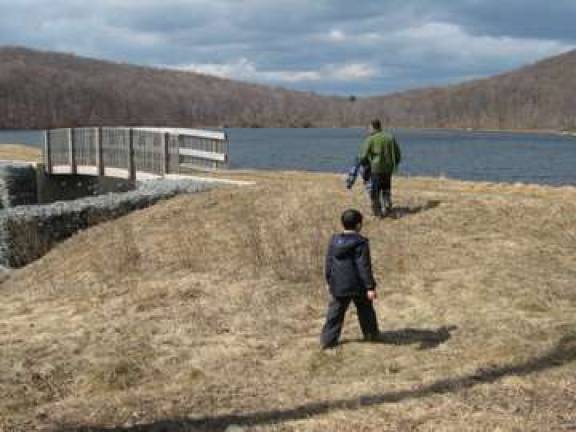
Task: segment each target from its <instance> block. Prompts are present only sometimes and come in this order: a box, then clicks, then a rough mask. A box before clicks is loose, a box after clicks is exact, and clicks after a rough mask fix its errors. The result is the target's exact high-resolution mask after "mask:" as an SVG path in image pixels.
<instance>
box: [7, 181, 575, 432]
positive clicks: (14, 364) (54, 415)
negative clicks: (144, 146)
mask: <svg viewBox="0 0 576 432" xmlns="http://www.w3.org/2000/svg"><path fill="white" fill-rule="evenodd" d="M238 177H242V178H247V177H252V178H256V179H257V180H258V184H257V185H256V186H253V187H244V188H220V189H217V190H213V191H210V192H205V193H201V194H197V195H189V196H180V197H178V198H175V199H172V200H170V201H167V202H163V203H161V204H158V205H156V206H154V207H152V208H149V209H146V210H142V211H138V212H135V213H133V214H131V215H129V216H126V217H123V218H121V219H119V220H117V221H114V222H111V223H107V224H103V225H99V226H97V227H94V228H91V229H89V230H87V231H84V232H82V233H80V234H78V235H76V236H74V237H73V238H71V239H69V240H68V241H66V242H64V243H62V244H61V245H59V246H58V247H56V248H55V249H54V250H52V251H51V252H50V253H49V254H48V255H47V256H45V257H44V258H42V259H41V260H39V261H37V262H35V263H33V264H31V265H29V266H28V267H26V268H24V269H22V270H19V271H17V272H15V273H13V274H12V276H11V278H10V279H9V280H8V281H6V282H4V283H3V284H2V285H1V286H0V294H1V296H2V301H1V302H0V425H2V426H1V427H0V429H1V428H3V430H6V431H8V430H15V431H23V430H35V429H42V430H60V431H65V430H66V431H67V430H83V431H88V430H90V431H104V430H113V431H118V432H120V431H122V432H136V431H161V430H162V431H213V430H215V431H218V430H220V431H223V430H226V428H228V427H229V426H230V425H239V426H241V427H242V428H244V429H242V430H250V431H304V432H308V431H328V430H330V431H354V432H356V431H463V430H466V431H486V430H491V431H495V430H499V431H556V430H558V431H561V430H567V429H569V428H570V427H576V363H575V361H576V286H575V283H574V282H575V280H576V247H575V245H576V189H574V188H569V187H564V188H549V187H537V186H522V185H497V184H489V183H470V182H457V181H451V180H441V179H438V180H433V179H422V178H399V179H397V180H396V181H395V188H396V189H395V196H394V198H395V205H396V207H397V209H398V215H399V216H400V217H399V218H398V219H395V220H393V219H386V220H383V221H379V220H374V219H371V218H367V220H366V223H365V227H364V232H363V233H364V234H365V235H366V236H368V237H369V238H370V241H371V248H372V257H373V261H374V270H375V275H376V279H377V281H378V282H379V288H378V290H379V295H380V298H379V300H378V301H377V303H376V310H377V313H378V316H379V320H380V327H381V329H382V331H383V343H378V344H368V343H362V342H360V336H361V335H360V331H359V328H358V325H357V323H356V318H355V313H354V311H353V310H351V311H350V313H349V315H348V318H347V322H346V327H345V330H344V334H343V337H344V343H343V344H342V345H341V346H340V347H338V348H337V349H335V350H332V351H329V352H322V351H320V350H319V346H318V335H319V331H320V328H321V326H322V324H323V318H324V312H325V307H326V303H327V294H326V291H325V286H324V283H323V281H322V265H323V259H324V251H325V246H326V244H327V240H328V237H329V235H330V234H331V233H332V232H334V231H335V230H337V229H338V217H339V214H340V213H341V211H342V210H343V209H345V208H346V207H349V206H353V207H356V208H359V209H361V210H362V211H363V212H364V213H365V214H368V210H369V204H368V200H367V198H366V196H365V193H364V191H363V190H362V188H361V187H360V186H359V185H357V186H356V187H355V189H354V190H353V191H352V192H349V191H347V190H345V189H344V188H343V184H342V179H341V177H340V176H336V175H325V174H305V173H271V172H270V173H252V174H250V173H243V174H239V175H238ZM229 430H232V429H229ZM237 430H238V429H237Z"/></svg>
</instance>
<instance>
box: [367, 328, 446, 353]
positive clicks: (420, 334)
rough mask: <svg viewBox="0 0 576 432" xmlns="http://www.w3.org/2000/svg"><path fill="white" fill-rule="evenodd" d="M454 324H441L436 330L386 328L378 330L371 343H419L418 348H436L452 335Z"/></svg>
mask: <svg viewBox="0 0 576 432" xmlns="http://www.w3.org/2000/svg"><path fill="white" fill-rule="evenodd" d="M456 329H457V327H456V326H443V327H439V328H438V329H436V330H425V329H415V328H405V329H401V330H388V331H383V332H380V335H379V337H378V339H377V340H375V341H371V343H381V344H386V345H412V344H420V346H419V347H418V349H419V350H426V349H432V348H436V347H437V346H438V345H440V344H443V343H444V342H446V341H447V340H448V339H450V338H451V337H452V335H451V334H450V332H452V331H454V330H456Z"/></svg>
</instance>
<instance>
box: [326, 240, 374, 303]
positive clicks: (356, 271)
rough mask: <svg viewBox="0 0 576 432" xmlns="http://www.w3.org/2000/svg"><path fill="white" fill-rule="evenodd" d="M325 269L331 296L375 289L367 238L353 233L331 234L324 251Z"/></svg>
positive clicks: (348, 294) (354, 294)
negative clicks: (326, 249) (326, 248)
mask: <svg viewBox="0 0 576 432" xmlns="http://www.w3.org/2000/svg"><path fill="white" fill-rule="evenodd" d="M325 272H326V282H327V283H328V285H329V286H330V293H331V294H332V295H333V296H334V297H348V296H363V295H365V293H366V291H368V290H373V289H375V288H376V282H375V281H374V276H373V275H372V263H371V260H370V246H369V244H368V239H367V238H366V237H362V236H361V235H360V234H357V233H342V234H335V235H333V236H332V238H331V239H330V244H329V246H328V252H327V253H326V266H325Z"/></svg>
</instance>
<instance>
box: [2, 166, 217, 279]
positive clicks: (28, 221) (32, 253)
mask: <svg viewBox="0 0 576 432" xmlns="http://www.w3.org/2000/svg"><path fill="white" fill-rule="evenodd" d="M22 175H23V176H24V172H22ZM6 187H13V185H12V183H11V182H8V186H6ZM14 187H16V186H14ZM212 187H214V184H212V183H206V182H197V181H192V180H151V181H147V182H145V183H142V184H140V185H139V186H138V187H137V189H135V190H133V191H130V192H124V193H109V194H106V195H100V196H92V197H88V198H82V199H77V200H74V201H62V202H56V203H53V204H47V205H19V206H16V207H13V208H5V209H3V210H0V266H4V267H8V268H15V267H22V266H24V265H26V264H28V263H30V262H32V261H33V260H35V259H38V258H39V257H41V256H42V255H44V254H45V253H46V252H47V251H48V250H49V249H50V248H51V247H52V246H54V245H55V244H56V243H58V242H60V241H62V240H64V239H66V238H68V237H70V236H72V235H73V234H74V233H76V232H78V231H79V230H83V229H85V228H88V227H89V226H92V225H95V224H97V223H100V222H104V221H109V220H112V219H115V218H118V217H120V216H123V215H126V214H128V213H130V212H132V211H134V210H137V209H141V208H144V207H148V206H150V205H152V204H154V203H156V202H157V201H159V200H162V199H166V198H170V197H172V196H174V195H177V194H180V193H194V192H200V191H203V190H207V189H210V188H212ZM0 191H1V187H0ZM24 196H25V193H24V192H23V195H22V197H23V198H24Z"/></svg>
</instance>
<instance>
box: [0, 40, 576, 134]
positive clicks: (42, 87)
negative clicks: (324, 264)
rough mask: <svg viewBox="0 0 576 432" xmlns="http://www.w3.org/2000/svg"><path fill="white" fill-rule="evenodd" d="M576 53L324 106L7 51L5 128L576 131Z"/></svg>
mask: <svg viewBox="0 0 576 432" xmlns="http://www.w3.org/2000/svg"><path fill="white" fill-rule="evenodd" d="M575 77H576V51H571V52H569V53H567V54H563V55H560V56H556V57H552V58H549V59H546V60H544V61H541V62H539V63H536V64H534V65H531V66H527V67H524V68H522V69H519V70H516V71H513V72H509V73H505V74H502V75H498V76H495V77H492V78H488V79H482V80H476V81H471V82H467V83H464V84H460V85H456V86H450V87H444V88H428V89H422V90H412V91H408V92H402V93H397V94H392V95H388V96H378V97H369V98H343V97H330V96H320V95H317V94H314V93H306V92H298V91H290V90H286V89H281V88H276V87H268V86H263V85H256V84H250V83H244V82H239V81H233V80H227V79H222V78H217V77H212V76H208V75H203V74H198V73H192V72H180V71H173V70H167V69H159V68H151V67H141V66H133V65H128V64H119V63H113V62H107V61H101V60H94V59H88V58H83V57H78V56H75V55H69V54H60V53H52V52H42V51H34V50H30V49H26V48H15V47H7V48H0V128H46V127H60V126H76V125H142V124H145V125H158V126H162V125H164V126H181V127H193V126H238V127H266V126H268V127H313V126H350V125H360V124H364V123H366V121H367V120H368V119H370V118H372V117H380V118H382V119H383V121H384V122H385V123H386V124H388V125H391V126H405V127H462V128H484V129H486V128H487V129H573V130H574V129H576V118H575V114H574V113H576V78H575Z"/></svg>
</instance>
